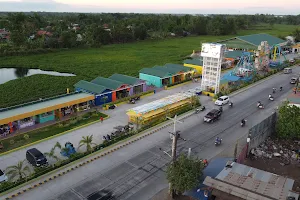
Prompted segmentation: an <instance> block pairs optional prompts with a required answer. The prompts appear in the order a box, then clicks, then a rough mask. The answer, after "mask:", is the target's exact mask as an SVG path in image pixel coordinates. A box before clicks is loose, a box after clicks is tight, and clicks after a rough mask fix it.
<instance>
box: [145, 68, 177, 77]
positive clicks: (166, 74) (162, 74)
mask: <svg viewBox="0 0 300 200" xmlns="http://www.w3.org/2000/svg"><path fill="white" fill-rule="evenodd" d="M139 72H140V73H143V74H149V75H152V76H157V77H160V78H166V77H169V76H172V74H171V73H169V72H164V71H161V70H158V69H153V68H143V69H141V70H140V71H139Z"/></svg>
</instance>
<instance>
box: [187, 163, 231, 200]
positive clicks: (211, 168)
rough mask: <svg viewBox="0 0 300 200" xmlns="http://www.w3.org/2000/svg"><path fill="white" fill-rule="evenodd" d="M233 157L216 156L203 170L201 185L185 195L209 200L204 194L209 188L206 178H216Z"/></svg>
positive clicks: (200, 199)
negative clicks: (204, 182)
mask: <svg viewBox="0 0 300 200" xmlns="http://www.w3.org/2000/svg"><path fill="white" fill-rule="evenodd" d="M232 160H233V158H216V159H213V160H212V161H211V162H210V163H209V164H208V166H207V167H206V168H205V169H204V170H203V177H202V178H201V179H200V185H199V186H198V187H197V188H195V189H193V190H192V191H188V192H186V193H185V195H187V196H190V197H193V198H195V199H198V200H208V197H205V196H204V191H205V189H206V188H208V187H207V186H206V185H204V184H203V181H204V179H205V178H206V176H210V177H212V178H215V177H216V176H217V175H218V174H219V173H220V172H221V171H222V170H223V169H224V167H225V166H226V163H227V162H228V161H232ZM199 189H200V190H199Z"/></svg>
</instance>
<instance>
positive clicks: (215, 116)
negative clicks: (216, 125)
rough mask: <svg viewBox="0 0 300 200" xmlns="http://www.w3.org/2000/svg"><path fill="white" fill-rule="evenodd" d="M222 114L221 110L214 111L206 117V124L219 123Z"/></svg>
mask: <svg viewBox="0 0 300 200" xmlns="http://www.w3.org/2000/svg"><path fill="white" fill-rule="evenodd" d="M221 114H222V111H221V110H217V109H213V110H211V111H210V112H209V113H207V114H206V115H205V117H204V119H203V120H204V122H209V123H210V122H214V121H217V120H218V119H219V118H220V116H221Z"/></svg>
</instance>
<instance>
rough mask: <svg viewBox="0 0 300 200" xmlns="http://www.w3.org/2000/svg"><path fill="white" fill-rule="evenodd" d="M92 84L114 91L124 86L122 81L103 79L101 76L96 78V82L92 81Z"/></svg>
mask: <svg viewBox="0 0 300 200" xmlns="http://www.w3.org/2000/svg"><path fill="white" fill-rule="evenodd" d="M91 83H95V84H97V85H101V86H104V87H106V88H109V89H112V90H116V89H118V88H120V87H121V86H122V85H124V83H122V82H120V81H116V80H113V79H109V78H103V77H100V76H99V77H97V78H95V79H94V80H92V81H91Z"/></svg>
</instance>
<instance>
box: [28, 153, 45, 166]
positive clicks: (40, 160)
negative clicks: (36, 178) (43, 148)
mask: <svg viewBox="0 0 300 200" xmlns="http://www.w3.org/2000/svg"><path fill="white" fill-rule="evenodd" d="M26 159H27V160H28V162H29V163H30V164H32V165H33V166H35V167H41V166H47V165H48V160H47V158H46V157H45V156H44V154H42V153H41V152H40V151H39V150H37V149H36V148H32V149H29V150H27V152H26Z"/></svg>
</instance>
